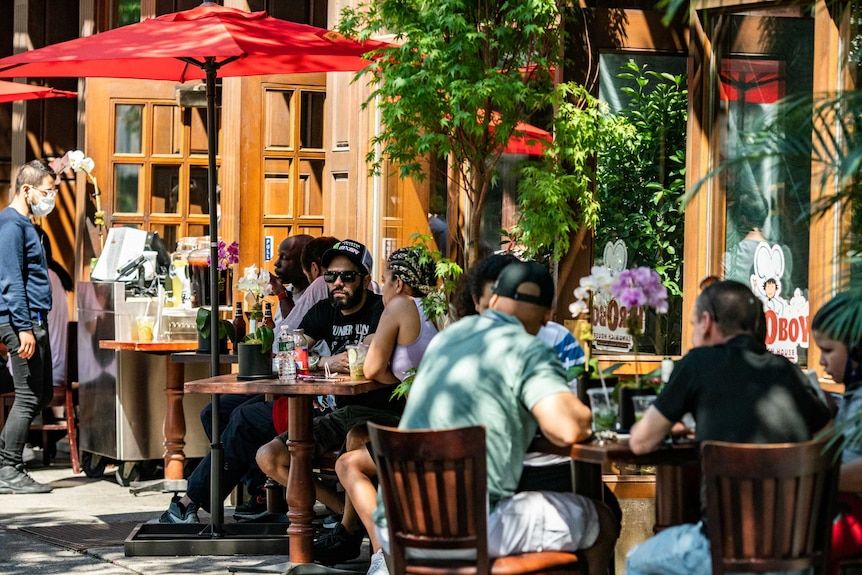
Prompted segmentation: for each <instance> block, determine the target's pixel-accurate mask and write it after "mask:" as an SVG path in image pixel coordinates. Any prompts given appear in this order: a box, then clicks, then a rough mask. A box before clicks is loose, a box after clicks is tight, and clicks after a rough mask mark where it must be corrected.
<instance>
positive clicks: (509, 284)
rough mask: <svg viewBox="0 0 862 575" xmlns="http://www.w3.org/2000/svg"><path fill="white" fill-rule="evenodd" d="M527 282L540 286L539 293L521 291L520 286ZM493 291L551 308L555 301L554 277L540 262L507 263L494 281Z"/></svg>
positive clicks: (517, 299)
mask: <svg viewBox="0 0 862 575" xmlns="http://www.w3.org/2000/svg"><path fill="white" fill-rule="evenodd" d="M525 283H532V284H536V285H537V286H539V295H532V294H527V293H522V292H519V291H518V288H520V287H521V284H525ZM530 291H533V290H530ZM493 292H494V293H495V294H497V295H500V296H503V297H508V298H511V299H513V300H516V301H520V302H524V303H532V304H536V305H540V306H542V307H548V308H549V307H551V305H553V303H554V278H552V277H551V274H550V272H548V269H547V268H546V267H545V266H543V265H542V264H540V263H537V262H515V263H511V264H509V265H507V266H506V267H504V268H503V271H501V272H500V276H499V277H498V278H497V281H496V283H494V288H493Z"/></svg>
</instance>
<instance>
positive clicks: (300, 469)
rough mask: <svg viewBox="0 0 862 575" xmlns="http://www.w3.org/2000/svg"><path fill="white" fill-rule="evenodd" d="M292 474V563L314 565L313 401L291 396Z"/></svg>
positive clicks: (289, 502) (289, 500)
mask: <svg viewBox="0 0 862 575" xmlns="http://www.w3.org/2000/svg"><path fill="white" fill-rule="evenodd" d="M288 413H289V424H288V426H289V432H288V435H289V439H288V441H287V449H288V451H289V452H290V474H289V476H288V481H287V507H288V512H287V517H288V519H290V527H288V529H287V534H288V535H289V536H290V561H291V562H292V563H311V562H312V561H313V560H314V551H313V549H312V545H313V542H314V527H312V525H311V521H312V520H313V519H314V477H313V475H312V472H311V450H312V448H313V446H314V440H313V438H312V433H311V430H312V398H311V396H305V395H292V396H290V397H289V398H288Z"/></svg>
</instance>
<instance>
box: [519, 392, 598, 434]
mask: <svg viewBox="0 0 862 575" xmlns="http://www.w3.org/2000/svg"><path fill="white" fill-rule="evenodd" d="M531 412H532V413H533V416H534V417H535V418H536V421H538V422H539V429H541V431H542V434H543V435H544V436H545V437H546V438H548V441H550V442H551V443H553V444H554V445H559V446H566V445H572V444H573V443H577V442H579V441H584V440H585V439H587V438H589V437H590V435H591V433H592V431H591V425H592V415H591V414H590V408H589V407H587V406H586V405H584V404H583V403H581V401H580V400H579V399H578V398H577V396H575V395H574V394H572V393H571V392H568V391H567V392H562V393H555V394H553V395H549V396H547V397H544V398H542V399H540V400H539V401H538V402H537V403H536V404H535V405H534V406H533V409H532V410H531Z"/></svg>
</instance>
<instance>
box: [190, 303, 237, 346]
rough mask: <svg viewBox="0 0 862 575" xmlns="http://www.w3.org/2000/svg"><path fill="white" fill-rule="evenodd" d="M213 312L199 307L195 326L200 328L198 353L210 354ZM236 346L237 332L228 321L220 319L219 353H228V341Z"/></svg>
mask: <svg viewBox="0 0 862 575" xmlns="http://www.w3.org/2000/svg"><path fill="white" fill-rule="evenodd" d="M211 313H212V312H211V311H210V309H209V308H207V307H199V308H198V313H197V315H196V316H195V325H196V326H197V328H198V349H197V350H198V352H200V353H209V352H210V349H211V345H210V341H211V340H210V325H211V324H210V315H211ZM228 338H229V339H230V340H231V342H233V343H234V345H236V331H235V330H234V328H233V324H232V323H231V322H229V321H228V320H226V319H222V318H219V320H218V340H219V353H227V340H228Z"/></svg>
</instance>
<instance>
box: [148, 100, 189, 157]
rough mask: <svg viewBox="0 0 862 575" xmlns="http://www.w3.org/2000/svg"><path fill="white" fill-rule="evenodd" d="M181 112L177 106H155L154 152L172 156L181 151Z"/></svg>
mask: <svg viewBox="0 0 862 575" xmlns="http://www.w3.org/2000/svg"><path fill="white" fill-rule="evenodd" d="M179 113H180V110H179V108H177V107H176V106H161V105H155V106H153V154H158V155H163V156H171V155H177V154H180V153H181V151H182V145H183V143H182V130H181V129H180V128H181V124H180V121H179Z"/></svg>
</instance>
